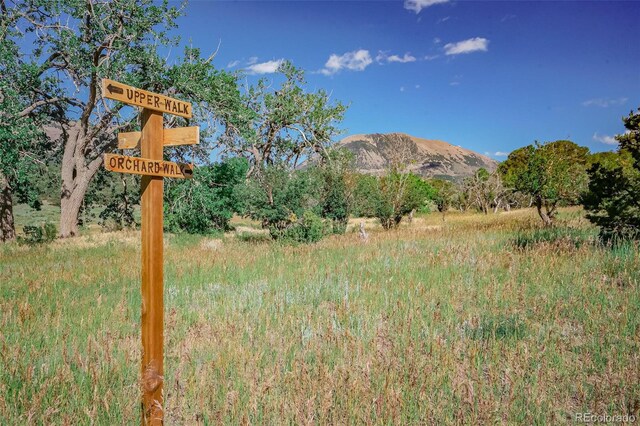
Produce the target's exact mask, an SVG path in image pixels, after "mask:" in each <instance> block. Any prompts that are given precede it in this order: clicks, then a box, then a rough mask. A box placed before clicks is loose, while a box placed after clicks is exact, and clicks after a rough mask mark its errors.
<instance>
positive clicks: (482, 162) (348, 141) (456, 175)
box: [335, 133, 498, 180]
mask: <svg viewBox="0 0 640 426" xmlns="http://www.w3.org/2000/svg"><path fill="white" fill-rule="evenodd" d="M335 147H337V148H339V147H342V148H346V149H348V150H349V151H351V152H353V154H354V155H355V157H356V167H357V168H358V170H359V171H360V172H362V173H368V174H374V175H380V174H383V173H384V171H385V169H386V168H387V167H388V166H389V163H390V161H391V160H392V159H394V158H399V159H400V160H401V161H402V162H406V163H408V164H409V169H410V170H411V171H412V172H414V173H416V174H419V175H420V176H423V177H437V178H445V179H450V180H460V179H462V178H464V177H467V176H471V175H473V173H475V171H476V170H478V169H480V168H485V169H487V170H489V171H493V170H495V169H496V167H497V166H498V162H497V161H495V160H492V159H491V158H489V157H486V156H484V155H481V154H478V153H477V152H473V151H471V150H468V149H465V148H461V147H459V146H454V145H451V144H449V143H447V142H443V141H438V140H430V139H421V138H416V137H414V136H410V135H407V134H404V133H388V134H380V133H374V134H370V135H353V136H348V137H346V138H344V139H342V140H341V141H340V142H338V143H337V144H336V145H335Z"/></svg>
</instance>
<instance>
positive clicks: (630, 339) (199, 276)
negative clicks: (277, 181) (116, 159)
mask: <svg viewBox="0 0 640 426" xmlns="http://www.w3.org/2000/svg"><path fill="white" fill-rule="evenodd" d="M537 222H538V219H537V218H536V217H535V215H534V212H533V211H518V212H511V213H502V214H499V215H488V216H483V215H471V214H466V215H451V216H450V217H449V218H448V219H447V222H444V223H443V222H442V220H441V218H440V216H438V215H431V216H426V217H421V218H418V219H417V220H415V221H414V223H413V224H412V225H411V226H404V227H403V228H401V229H400V230H398V231H394V232H382V231H381V230H379V229H377V228H373V227H372V229H371V231H370V238H369V241H367V242H363V241H361V240H360V239H359V238H358V235H357V233H355V232H349V233H348V234H347V235H344V236H339V237H331V238H328V239H326V240H323V241H322V242H320V243H318V244H315V245H310V246H297V247H294V246H285V245H280V244H274V243H270V242H251V241H243V240H241V239H238V238H235V237H234V236H233V235H227V236H225V238H223V239H216V240H214V239H207V238H202V237H192V236H184V235H180V236H171V235H167V236H166V246H167V248H166V260H165V277H166V278H165V307H166V312H165V321H166V334H165V336H166V337H165V339H166V358H165V365H166V367H165V400H166V420H167V421H166V423H167V424H219V423H227V424H242V423H251V424H461V423H464V424H486V423H503V424H516V423H525V424H533V423H535V424H557V423H566V422H569V423H571V422H573V420H574V418H575V415H576V413H580V412H591V413H594V414H626V413H635V414H636V415H637V414H638V411H639V409H640V309H639V307H640V292H639V286H638V281H639V278H640V255H639V254H640V251H639V249H638V247H637V246H633V245H623V246H620V247H617V248H614V249H609V248H603V247H601V246H599V245H598V244H596V243H595V235H596V233H597V232H596V230H595V229H593V228H592V227H590V226H589V225H588V224H587V222H586V221H585V220H584V219H583V217H582V213H581V212H580V211H579V210H565V211H563V212H562V215H561V223H560V226H559V228H558V229H557V230H554V231H544V230H540V229H538V228H537ZM139 257H140V249H139V234H137V233H135V232H130V233H124V232H123V233H113V234H98V235H91V236H87V237H81V238H78V239H75V240H73V241H61V242H60V241H59V242H55V243H53V244H51V245H49V246H42V247H36V248H28V247H25V246H18V245H5V246H1V247H0V424H2V425H5V424H21V425H22V424H68V425H76V424H92V423H94V424H108V425H115V424H136V423H137V422H138V418H139V398H138V394H139V391H138V385H137V380H138V374H139V359H140V338H139V329H140V324H139V315H140V289H139V287H140V282H139V270H140V264H139V262H140V261H139Z"/></svg>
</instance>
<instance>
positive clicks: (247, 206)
mask: <svg viewBox="0 0 640 426" xmlns="http://www.w3.org/2000/svg"><path fill="white" fill-rule="evenodd" d="M321 191H322V181H321V180H320V175H319V174H318V173H317V171H316V170H314V169H305V170H297V171H295V172H292V171H290V170H289V169H288V168H287V167H285V166H282V165H280V166H268V167H265V168H264V169H263V170H262V172H261V173H260V174H259V175H257V176H253V177H252V178H251V179H248V180H247V181H246V182H245V184H243V185H239V186H238V187H237V197H238V200H240V212H241V214H243V215H244V216H247V217H250V218H251V219H254V220H258V221H260V222H261V224H262V227H263V228H266V229H269V232H270V233H271V236H272V237H273V238H274V239H279V238H283V237H285V236H286V235H287V233H288V232H289V231H288V230H289V229H290V228H292V227H295V226H298V225H300V224H301V218H302V217H303V216H304V213H305V212H306V211H311V212H313V213H314V215H316V216H319V215H320V213H321V204H320V200H321Z"/></svg>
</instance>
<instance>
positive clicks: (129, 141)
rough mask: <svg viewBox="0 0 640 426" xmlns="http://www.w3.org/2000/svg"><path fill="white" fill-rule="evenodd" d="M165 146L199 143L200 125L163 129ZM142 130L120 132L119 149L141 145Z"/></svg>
mask: <svg viewBox="0 0 640 426" xmlns="http://www.w3.org/2000/svg"><path fill="white" fill-rule="evenodd" d="M162 135H163V140H162V145H163V146H177V145H198V144H199V143H200V127H198V126H193V127H176V128H173V129H164V130H163V133H162ZM141 139H142V132H124V133H118V149H134V148H137V147H139V146H140V141H141Z"/></svg>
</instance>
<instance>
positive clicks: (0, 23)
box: [0, 2, 51, 241]
mask: <svg viewBox="0 0 640 426" xmlns="http://www.w3.org/2000/svg"><path fill="white" fill-rule="evenodd" d="M2 5H3V6H5V5H4V2H3V3H2ZM33 16H34V19H35V18H36V17H37V16H38V15H37V13H35V12H34V13H33ZM23 21H24V12H23V11H22V10H20V9H18V8H16V7H14V8H7V7H6V6H5V7H3V8H2V19H1V20H0V74H2V79H0V241H11V240H15V238H16V232H15V222H14V217H13V202H14V197H16V198H17V201H19V202H26V203H28V204H29V205H31V207H34V208H39V205H40V199H39V187H38V185H37V179H38V176H39V169H40V168H41V166H42V165H43V161H41V160H40V158H41V157H42V156H43V152H44V151H45V149H46V148H47V138H46V135H45V133H44V131H43V128H42V126H43V123H44V122H45V121H46V120H45V118H46V117H47V116H48V114H50V113H51V110H50V108H51V105H50V104H48V103H47V102H43V101H42V100H41V99H37V97H36V96H35V95H33V93H32V92H31V91H30V90H27V88H30V87H36V88H37V89H38V90H41V91H46V90H48V88H49V82H48V81H47V80H42V81H40V80H38V65H37V63H36V62H34V61H33V60H32V59H29V60H25V58H23V57H22V56H21V55H20V51H19V47H18V44H17V42H16V40H17V39H20V38H21V37H22V33H21V31H20V30H19V29H18V24H20V23H21V22H23Z"/></svg>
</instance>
